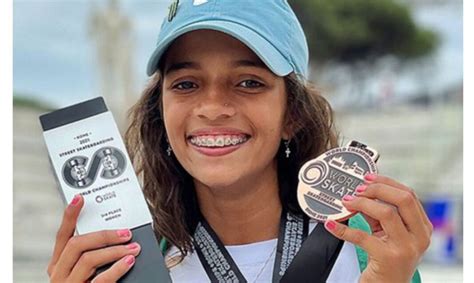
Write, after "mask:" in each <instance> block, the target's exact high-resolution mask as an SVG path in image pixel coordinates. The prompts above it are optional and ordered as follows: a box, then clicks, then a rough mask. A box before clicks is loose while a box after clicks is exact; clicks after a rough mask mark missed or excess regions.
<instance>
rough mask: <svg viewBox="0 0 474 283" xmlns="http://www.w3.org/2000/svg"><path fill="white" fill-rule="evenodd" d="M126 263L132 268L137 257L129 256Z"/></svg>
mask: <svg viewBox="0 0 474 283" xmlns="http://www.w3.org/2000/svg"><path fill="white" fill-rule="evenodd" d="M125 262H126V263H127V264H128V265H129V266H132V265H133V264H134V263H135V257H134V256H133V255H129V256H126V257H125Z"/></svg>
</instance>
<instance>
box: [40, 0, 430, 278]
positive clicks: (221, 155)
mask: <svg viewBox="0 0 474 283" xmlns="http://www.w3.org/2000/svg"><path fill="white" fill-rule="evenodd" d="M175 3H176V4H175V5H174V6H172V8H171V9H170V14H169V16H168V17H167V18H166V19H165V20H164V22H163V25H162V27H161V31H160V34H159V37H158V44H157V47H156V50H155V52H154V53H153V55H152V57H151V59H150V61H149V64H148V74H149V75H150V76H151V80H150V83H149V86H148V87H147V88H146V89H145V91H144V93H143V95H142V97H141V98H140V100H139V101H138V103H137V104H136V105H135V106H134V107H133V109H132V112H131V126H130V128H129V129H128V131H127V134H126V141H127V144H128V147H129V153H130V155H131V158H132V160H133V161H134V163H135V165H136V169H137V174H138V175H139V177H140V178H141V180H142V185H143V190H144V193H145V196H146V198H147V200H148V202H149V205H150V209H151V211H152V214H153V216H154V222H155V223H154V224H155V226H154V227H155V230H156V234H157V236H158V238H159V239H160V243H161V246H162V249H163V253H164V254H165V256H166V259H167V264H168V267H169V268H170V273H171V277H172V279H173V282H228V281H230V282H272V281H273V282H279V281H280V282H410V280H411V281H412V282H419V275H418V273H417V272H416V265H417V264H418V262H419V261H420V258H421V256H422V254H423V252H424V251H425V250H426V249H427V247H428V245H429V238H430V235H431V230H432V228H431V224H430V223H429V221H428V219H427V217H426V214H425V213H424V211H423V209H422V206H421V204H420V202H419V200H418V199H417V197H416V195H415V194H414V193H413V191H412V190H411V189H409V188H408V187H406V186H405V185H403V184H401V183H399V182H397V181H395V180H393V179H391V178H388V177H384V176H375V175H368V176H366V183H365V184H364V185H362V186H360V187H359V188H358V189H357V192H358V194H357V196H356V197H352V198H351V197H347V198H345V200H344V205H345V206H346V207H347V208H348V209H350V210H352V211H357V212H360V214H357V215H356V216H354V217H353V218H351V219H350V220H349V221H348V222H345V223H336V222H334V221H328V222H326V223H317V222H315V221H309V220H308V219H307V218H306V216H304V214H303V213H302V211H301V209H300V208H299V206H298V203H297V199H296V188H297V184H298V183H297V182H298V170H299V168H300V167H301V166H302V165H303V164H304V163H305V162H306V161H308V160H310V159H312V158H315V157H317V156H318V155H320V154H322V153H323V152H325V151H326V150H328V149H330V148H333V147H336V146H337V136H336V133H335V131H334V127H333V122H332V115H333V114H332V110H331V107H330V106H329V104H328V103H327V102H326V100H325V99H324V98H323V97H322V96H320V94H319V93H318V92H317V91H316V90H315V88H314V87H312V86H311V84H310V82H308V81H307V78H308V57H309V56H308V49H307V43H306V39H305V36H304V33H303V30H302V29H301V26H300V24H299V22H298V20H297V18H296V16H295V15H294V13H293V11H292V10H291V8H290V6H289V5H288V3H287V2H286V1H283V0H259V1H255V0H252V1H250V0H241V1H230V0H209V1H191V0H188V1H179V4H178V1H175ZM82 204H83V199H82V198H81V197H78V198H77V199H75V200H73V203H72V204H71V205H70V206H68V208H67V209H66V212H65V217H64V220H63V224H62V225H61V227H60V229H59V232H58V240H57V242H56V248H55V252H54V254H53V258H52V260H51V263H50V266H49V268H48V272H49V274H50V276H51V279H52V281H61V279H63V280H66V281H68V280H67V279H70V281H68V282H84V281H86V280H87V279H88V278H89V277H90V276H91V275H92V274H94V271H95V269H96V268H97V267H98V266H102V265H104V264H107V263H111V262H115V263H114V264H113V265H112V267H110V268H109V269H108V270H106V271H104V272H102V273H101V274H99V275H98V276H97V277H96V278H95V279H94V280H93V281H95V282H113V281H116V280H118V279H119V278H120V277H121V276H123V275H124V274H125V273H126V272H127V271H128V270H129V269H130V268H131V267H132V266H133V263H134V260H133V259H134V257H135V256H137V255H138V253H139V249H140V247H139V246H138V245H136V244H135V245H134V244H128V246H127V245H125V244H123V243H126V242H127V241H128V240H129V239H130V237H131V236H130V231H128V230H126V231H118V232H116V231H103V232H96V233H91V234H87V235H82V236H72V235H73V231H74V226H75V223H76V219H77V216H78V215H79V212H80V209H81V207H82ZM292 221H293V222H292ZM292 223H296V224H295V227H297V228H295V229H294V230H291V229H290V228H288V227H290V226H291V225H292ZM369 227H370V230H372V233H370V232H369ZM288 231H290V232H291V231H293V232H294V233H293V234H295V235H300V236H301V237H300V238H298V237H299V236H295V237H294V238H292V239H293V240H292V241H289V242H285V233H287V232H288ZM298 231H300V232H301V233H300V234H298V233H299V232H298ZM121 236H122V237H121ZM288 237H290V238H291V236H288ZM309 237H313V238H316V240H315V242H314V243H317V245H315V246H312V248H313V250H311V251H309V250H310V249H309V248H307V247H308V245H306V246H305V239H306V240H308V239H309ZM318 237H319V238H318ZM71 239H75V240H73V241H71ZM318 239H320V241H318ZM324 239H329V240H328V243H329V241H335V243H336V244H337V245H338V248H337V249H336V252H335V253H334V256H332V258H331V259H322V258H321V257H324V256H319V254H322V255H324V251H327V250H329V249H328V247H329V246H324V245H325V243H326V242H325V240H324ZM71 243H72V244H71ZM282 243H283V244H282ZM285 244H288V245H289V247H293V248H294V252H293V253H290V255H291V256H289V257H284V256H282V252H283V253H284V248H281V246H280V245H285ZM130 245H134V246H133V247H131V246H130ZM292 245H293V246H292ZM328 245H329V244H328ZM279 247H280V248H279ZM315 247H317V248H315ZM64 250H68V251H71V250H72V251H74V252H75V253H76V254H79V255H81V256H80V257H79V258H77V259H76V260H69V261H68V259H66V258H65V257H61V254H62V253H63V252H64ZM91 252H94V255H95V257H94V260H89V261H86V260H80V259H81V258H84V257H85V256H87V254H89V257H88V258H91V257H90V253H91ZM298 253H305V254H309V257H308V258H310V259H312V260H306V261H301V260H297V259H298ZM331 255H332V254H331ZM293 259H295V260H294V262H292V261H293ZM313 259H314V260H313ZM283 261H286V262H287V265H286V266H285V267H284V268H283V269H281V266H283V265H282V262H283ZM302 270H303V271H304V272H302ZM315 271H317V272H319V273H314V272H315ZM312 274H318V275H317V276H312Z"/></svg>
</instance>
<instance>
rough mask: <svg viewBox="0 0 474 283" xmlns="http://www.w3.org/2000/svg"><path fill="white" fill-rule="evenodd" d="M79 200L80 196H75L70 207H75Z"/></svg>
mask: <svg viewBox="0 0 474 283" xmlns="http://www.w3.org/2000/svg"><path fill="white" fill-rule="evenodd" d="M80 200H81V196H80V195H75V196H74V198H73V199H72V201H71V205H72V206H76V205H77V204H78V203H79V201H80Z"/></svg>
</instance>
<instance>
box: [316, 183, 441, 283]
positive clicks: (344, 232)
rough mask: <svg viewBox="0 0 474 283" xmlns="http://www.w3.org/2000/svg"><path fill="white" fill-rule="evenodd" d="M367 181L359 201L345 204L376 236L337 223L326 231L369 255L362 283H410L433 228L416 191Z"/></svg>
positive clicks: (358, 192) (328, 224)
mask: <svg viewBox="0 0 474 283" xmlns="http://www.w3.org/2000/svg"><path fill="white" fill-rule="evenodd" d="M365 181H366V182H365V184H364V185H361V186H359V187H358V188H357V189H356V196H355V197H352V196H346V197H344V199H343V204H344V206H345V207H346V208H347V209H349V210H350V211H358V212H361V213H362V215H363V216H364V217H365V219H366V220H367V222H368V223H369V225H370V228H371V230H372V234H371V235H369V234H367V233H366V232H363V231H360V230H356V229H352V228H349V227H347V226H346V225H344V224H341V223H337V222H335V221H327V222H326V223H325V226H326V229H328V231H329V232H331V233H332V234H333V235H334V236H336V237H337V238H339V239H342V240H345V241H348V242H351V243H353V244H355V245H358V246H360V247H361V248H362V249H364V250H365V251H366V252H367V254H368V258H369V262H368V265H367V268H366V269H365V270H364V272H363V273H362V274H361V277H360V282H397V283H398V282H410V280H411V277H412V276H413V274H414V272H415V270H416V266H417V264H418V263H419V261H420V260H421V257H422V255H423V253H424V252H425V251H426V249H427V248H428V246H429V244H430V238H431V233H432V231H433V226H432V225H431V222H430V221H429V220H428V217H427V216H426V213H425V211H424V210H423V207H422V205H421V203H420V201H419V199H418V198H417V196H416V195H415V193H414V192H413V190H412V189H410V188H408V187H406V186H404V185H403V184H400V183H398V182H397V181H395V180H393V179H390V178H388V177H384V176H377V175H373V174H369V175H367V176H365Z"/></svg>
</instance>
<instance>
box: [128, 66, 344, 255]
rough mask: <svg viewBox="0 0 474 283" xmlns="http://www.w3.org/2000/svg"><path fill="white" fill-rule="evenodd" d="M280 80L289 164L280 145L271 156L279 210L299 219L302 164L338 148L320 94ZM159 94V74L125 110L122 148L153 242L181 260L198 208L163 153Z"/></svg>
mask: <svg viewBox="0 0 474 283" xmlns="http://www.w3.org/2000/svg"><path fill="white" fill-rule="evenodd" d="M284 80H285V86H286V92H287V105H288V107H287V112H286V114H285V122H286V123H287V124H286V125H287V126H289V128H290V129H292V138H291V142H290V144H289V146H290V149H291V156H290V158H286V157H285V154H284V151H285V149H286V147H285V145H284V144H283V142H282V143H280V148H279V150H278V153H277V155H276V156H275V158H277V162H278V182H279V187H280V200H281V203H282V206H283V208H285V209H287V210H289V211H292V212H295V213H302V211H301V209H300V208H299V205H298V202H297V198H296V188H297V185H298V170H299V168H300V167H301V166H302V165H303V164H304V163H305V162H306V161H308V160H310V159H312V158H314V157H316V156H318V155H320V154H321V153H323V152H324V151H326V150H328V149H330V148H333V147H336V146H337V140H338V136H337V133H336V130H335V127H334V123H333V110H332V108H331V106H330V105H329V103H328V102H327V100H326V99H325V98H324V97H323V96H321V95H320V92H319V91H318V90H317V89H316V88H315V87H314V86H313V85H312V84H311V83H309V82H307V81H305V80H304V79H302V78H300V77H298V76H296V75H295V74H294V73H292V74H290V75H287V76H285V77H284ZM161 91H162V79H161V71H160V70H159V71H157V72H156V73H155V74H154V75H153V76H152V77H151V80H150V81H149V84H148V86H147V87H146V88H145V90H144V91H143V94H142V96H141V98H140V99H139V101H138V102H137V103H136V104H135V105H134V106H133V107H132V108H131V109H130V110H129V119H130V126H129V128H128V129H127V131H126V133H125V143H126V145H127V149H128V152H129V154H130V158H131V160H132V162H133V164H134V166H135V169H136V172H137V175H138V176H139V179H140V181H141V182H142V187H143V191H144V194H145V197H146V199H147V202H148V205H149V207H150V210H151V212H152V214H153V220H154V229H155V233H156V235H157V238H158V239H159V240H161V239H163V238H165V239H166V240H167V241H169V242H170V243H171V244H173V245H175V246H176V247H177V248H178V249H179V251H180V253H181V256H182V257H181V258H183V257H184V256H186V255H187V254H188V253H189V252H191V251H192V249H193V246H192V234H193V231H194V227H195V225H196V224H197V221H198V218H197V216H198V215H199V207H198V204H197V198H196V193H195V190H194V183H193V179H192V177H191V176H190V175H189V174H188V173H187V172H186V170H184V168H183V167H182V166H181V165H180V163H179V162H178V160H177V159H176V158H175V157H174V155H171V156H168V154H167V152H166V150H167V148H168V143H167V140H166V130H165V125H164V121H163V104H162V99H161V98H162V96H161V95H160V94H161Z"/></svg>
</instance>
